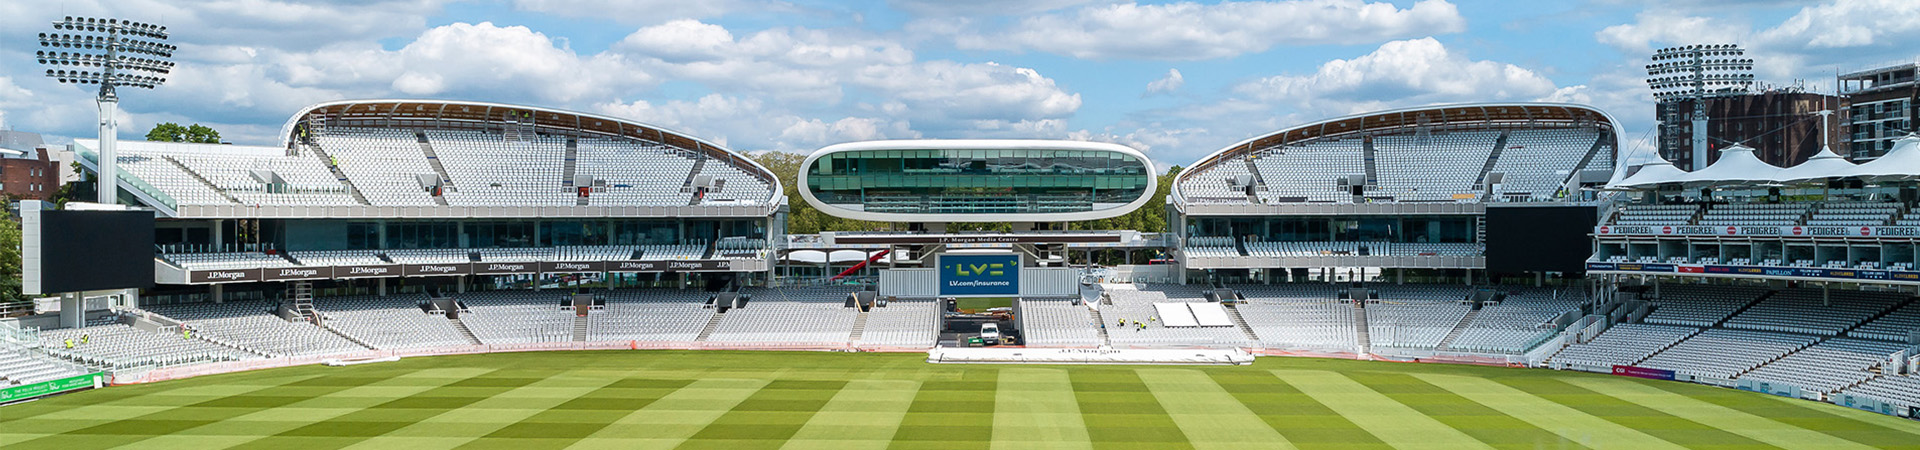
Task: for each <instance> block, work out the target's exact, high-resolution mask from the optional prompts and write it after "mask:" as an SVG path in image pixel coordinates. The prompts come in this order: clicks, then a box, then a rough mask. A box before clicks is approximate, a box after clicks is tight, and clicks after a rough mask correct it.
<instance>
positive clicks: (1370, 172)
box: [1360, 139, 1380, 191]
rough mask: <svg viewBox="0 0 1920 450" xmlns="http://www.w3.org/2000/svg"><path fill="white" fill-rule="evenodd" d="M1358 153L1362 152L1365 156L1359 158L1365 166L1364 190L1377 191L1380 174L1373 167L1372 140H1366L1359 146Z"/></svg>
mask: <svg viewBox="0 0 1920 450" xmlns="http://www.w3.org/2000/svg"><path fill="white" fill-rule="evenodd" d="M1360 151H1361V152H1363V155H1365V157H1364V158H1361V161H1363V162H1365V163H1366V165H1367V187H1366V189H1365V190H1368V191H1371V190H1374V189H1379V188H1380V172H1379V171H1378V170H1376V169H1375V166H1374V163H1373V161H1374V152H1373V140H1372V139H1368V140H1367V141H1366V142H1365V143H1363V144H1362V145H1361V146H1360Z"/></svg>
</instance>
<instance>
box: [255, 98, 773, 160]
mask: <svg viewBox="0 0 1920 450" xmlns="http://www.w3.org/2000/svg"><path fill="white" fill-rule="evenodd" d="M515 113H519V114H531V116H530V118H531V119H532V120H533V122H534V123H535V124H536V125H537V126H540V127H547V128H558V129H571V130H578V131H581V132H586V133H598V134H604V135H610V136H624V137H631V138H637V139H642V140H648V141H654V142H659V143H663V144H667V145H672V146H675V147H680V148H685V149H692V150H714V151H721V152H726V151H727V150H726V148H725V147H721V146H720V145H718V144H714V143H712V142H707V141H706V140H704V139H700V138H697V137H693V136H692V135H689V134H686V133H681V132H678V131H673V130H669V129H666V128H664V127H660V126H655V125H650V124H645V123H640V122H636V121H633V120H628V119H620V118H615V117H609V116H603V115H599V114H592V113H583V112H576V111H565V110H559V109H552V108H544V107H539V106H527V105H509V104H505V103H489V102H473V101H462V100H424V99H412V100H408V99H379V100H339V101H332V102H326V103H318V104H314V105H312V106H308V107H306V108H301V109H300V111H299V112H296V113H294V114H293V116H292V117H290V118H288V119H287V123H286V124H285V125H281V126H280V141H281V144H283V145H293V143H294V138H295V137H296V136H294V128H295V126H296V125H299V123H300V121H302V120H306V119H308V118H309V117H312V116H315V115H320V116H326V117H328V118H330V119H351V118H372V119H392V120H408V119H415V120H418V119H429V120H437V121H451V122H507V121H509V120H513V121H518V120H520V119H519V118H516V117H512V116H511V115H512V114H515ZM743 159H744V158H743ZM755 166H756V167H758V164H755Z"/></svg>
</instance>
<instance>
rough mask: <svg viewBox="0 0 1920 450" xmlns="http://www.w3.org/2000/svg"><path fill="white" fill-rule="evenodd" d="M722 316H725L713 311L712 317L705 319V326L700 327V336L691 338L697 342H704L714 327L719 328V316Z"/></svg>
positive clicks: (711, 333) (711, 334)
mask: <svg viewBox="0 0 1920 450" xmlns="http://www.w3.org/2000/svg"><path fill="white" fill-rule="evenodd" d="M722 317H726V316H724V315H722V314H720V313H713V317H712V318H710V319H707V327H706V328H701V329H700V337H697V338H694V339H693V340H694V341H697V342H706V340H707V338H708V337H712V336H713V330H714V329H716V328H720V318H722Z"/></svg>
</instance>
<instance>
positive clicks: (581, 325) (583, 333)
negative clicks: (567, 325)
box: [573, 314, 587, 342]
mask: <svg viewBox="0 0 1920 450" xmlns="http://www.w3.org/2000/svg"><path fill="white" fill-rule="evenodd" d="M573 341H574V342H586V341H587V316H584V315H578V314H576V315H574V316H573Z"/></svg>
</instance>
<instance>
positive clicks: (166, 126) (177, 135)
mask: <svg viewBox="0 0 1920 450" xmlns="http://www.w3.org/2000/svg"><path fill="white" fill-rule="evenodd" d="M147 140H149V141H157V142H191V143H196V144H218V143H220V132H219V131H216V130H214V129H212V128H208V127H206V126H203V125H200V124H197V123H196V124H193V125H191V126H182V125H180V124H177V123H173V122H163V123H161V124H159V125H154V126H153V129H152V130H148V131H147Z"/></svg>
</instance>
